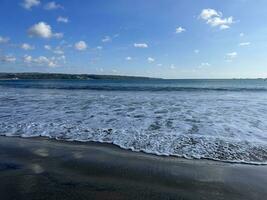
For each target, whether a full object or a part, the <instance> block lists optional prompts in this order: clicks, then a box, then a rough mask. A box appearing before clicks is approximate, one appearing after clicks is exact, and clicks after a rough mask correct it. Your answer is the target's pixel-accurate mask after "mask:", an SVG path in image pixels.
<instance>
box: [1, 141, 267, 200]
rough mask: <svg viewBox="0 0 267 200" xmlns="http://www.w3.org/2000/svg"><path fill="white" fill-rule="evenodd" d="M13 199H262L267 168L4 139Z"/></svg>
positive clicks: (7, 185)
mask: <svg viewBox="0 0 267 200" xmlns="http://www.w3.org/2000/svg"><path fill="white" fill-rule="evenodd" d="M0 148H1V151H0V172H1V173H0V180H1V181H0V195H1V198H3V199H5V200H9V199H22V200H24V199H25V200H26V199H27V200H28V199H64V200H66V199H67V200H68V199H101V200H102V199H229V200H231V199H242V200H244V199H262V197H264V196H267V191H266V188H265V187H266V184H267V173H266V172H267V167H266V166H253V165H241V164H229V163H221V162H214V161H207V160H185V159H179V158H174V157H161V156H154V155H148V154H144V153H135V152H131V151H126V150H122V149H119V148H117V147H115V146H113V145H104V144H97V143H75V142H74V143H73V142H61V141H54V140H48V139H44V138H35V139H33V138H28V139H22V138H7V137H0Z"/></svg>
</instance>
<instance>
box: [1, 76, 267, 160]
mask: <svg viewBox="0 0 267 200" xmlns="http://www.w3.org/2000/svg"><path fill="white" fill-rule="evenodd" d="M0 135H2V136H17V137H39V136H41V137H49V138H53V139H57V140H66V141H70V142H71V141H81V142H88V141H95V142H103V143H112V144H115V145H117V146H120V147H121V148H124V149H130V150H132V151H142V152H146V153H152V154H156V155H165V156H177V157H183V158H188V159H212V160H218V161H226V162H234V163H248V164H267V81H264V80H262V79H257V80H256V79H255V80H246V79H242V80H241V79H240V80H239V79H236V80H157V79H151V80H1V81H0Z"/></svg>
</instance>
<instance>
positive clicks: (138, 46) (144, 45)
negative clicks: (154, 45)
mask: <svg viewBox="0 0 267 200" xmlns="http://www.w3.org/2000/svg"><path fill="white" fill-rule="evenodd" d="M134 47H135V48H148V45H147V44H146V43H134Z"/></svg>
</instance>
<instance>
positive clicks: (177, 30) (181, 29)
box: [176, 26, 186, 33]
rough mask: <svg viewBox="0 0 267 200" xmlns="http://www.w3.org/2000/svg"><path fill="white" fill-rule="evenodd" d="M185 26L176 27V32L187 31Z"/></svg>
mask: <svg viewBox="0 0 267 200" xmlns="http://www.w3.org/2000/svg"><path fill="white" fill-rule="evenodd" d="M185 31H186V30H185V28H183V27H181V26H179V27H178V28H176V33H182V32H185Z"/></svg>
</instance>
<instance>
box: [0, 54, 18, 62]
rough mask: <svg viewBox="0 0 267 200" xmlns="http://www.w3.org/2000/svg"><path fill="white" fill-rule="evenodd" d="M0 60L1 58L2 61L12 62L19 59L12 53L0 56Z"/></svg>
mask: <svg viewBox="0 0 267 200" xmlns="http://www.w3.org/2000/svg"><path fill="white" fill-rule="evenodd" d="M0 60H1V62H7V63H12V62H15V61H16V60H17V59H16V57H14V56H12V55H6V56H2V57H0Z"/></svg>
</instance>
